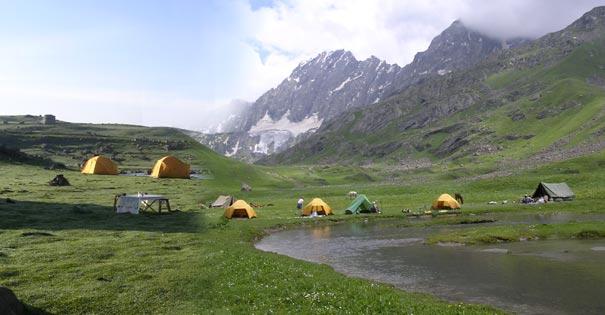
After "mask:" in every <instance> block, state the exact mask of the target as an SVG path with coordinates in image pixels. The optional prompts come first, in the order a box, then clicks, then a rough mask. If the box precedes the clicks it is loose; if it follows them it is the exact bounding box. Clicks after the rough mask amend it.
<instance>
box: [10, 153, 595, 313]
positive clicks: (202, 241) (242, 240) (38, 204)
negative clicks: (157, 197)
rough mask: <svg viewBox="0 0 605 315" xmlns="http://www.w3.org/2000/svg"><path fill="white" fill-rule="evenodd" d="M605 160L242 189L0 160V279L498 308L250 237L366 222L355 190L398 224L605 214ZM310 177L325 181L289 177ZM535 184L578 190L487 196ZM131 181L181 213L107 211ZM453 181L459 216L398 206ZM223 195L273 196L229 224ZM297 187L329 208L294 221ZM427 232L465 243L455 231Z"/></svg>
mask: <svg viewBox="0 0 605 315" xmlns="http://www.w3.org/2000/svg"><path fill="white" fill-rule="evenodd" d="M604 165H605V155H604V154H603V153H599V154H597V155H593V156H589V157H584V158H580V159H574V160H570V161H566V162H561V163H556V164H552V165H549V166H547V167H543V168H540V169H535V170H531V171H527V172H526V173H525V174H523V176H518V177H500V178H497V179H488V180H476V181H459V180H452V179H444V178H443V174H420V175H422V176H421V177H418V179H413V178H414V176H419V175H418V174H416V175H414V174H408V175H409V177H410V180H409V181H405V182H401V183H396V184H388V183H384V182H382V181H380V182H366V183H357V184H343V182H344V180H343V179H342V178H344V177H343V176H344V174H347V173H348V170H349V169H347V168H343V169H330V168H323V167H318V168H292V169H289V168H281V169H280V168H278V169H276V170H274V171H275V172H276V175H275V176H277V175H279V176H282V177H283V178H289V180H291V181H293V182H295V184H293V185H292V186H287V185H284V186H283V187H279V188H278V187H275V186H271V184H270V183H269V185H267V186H264V185H261V186H259V187H258V188H257V189H255V190H254V191H253V192H250V193H246V194H244V193H241V192H239V191H237V190H238V188H237V187H232V188H230V189H229V188H226V187H225V186H223V185H222V182H213V181H210V180H208V181H204V180H202V181H199V180H198V181H196V180H173V179H166V180H154V179H150V178H141V177H126V176H86V175H82V174H79V173H78V172H75V171H66V172H65V175H66V177H67V178H69V180H70V181H71V182H72V186H70V187H50V186H47V185H46V183H45V182H46V181H47V180H48V179H50V178H52V176H54V174H55V172H54V171H49V170H44V169H41V168H40V167H36V166H30V165H14V164H8V163H4V162H0V172H1V174H2V177H1V178H0V189H1V192H0V196H1V197H2V198H11V199H13V200H15V201H16V203H14V204H13V203H6V202H4V199H0V244H1V245H0V263H1V264H2V268H1V270H0V284H1V285H4V286H8V287H10V288H11V289H13V290H14V291H15V292H16V293H17V294H18V296H19V297H20V298H22V299H23V300H24V301H25V302H26V303H28V304H30V305H33V306H35V307H39V308H42V309H44V310H47V311H50V312H53V313H206V312H219V313H223V312H232V313H244V312H246V313H250V312H263V313H265V312H280V313H282V312H292V313H294V312H297V313H312V312H313V313H336V312H338V313H378V312H381V313H387V312H388V313H420V314H460V313H465V314H470V313H495V312H496V311H495V310H493V309H491V308H489V307H485V306H475V305H468V304H464V303H456V304H449V303H447V302H444V301H440V300H438V299H435V298H433V297H430V296H428V295H423V294H413V293H406V292H403V291H399V290H396V289H394V288H392V287H391V286H388V285H383V284H377V283H374V282H371V281H365V280H360V279H352V278H347V277H345V276H342V275H340V274H338V273H336V272H334V271H333V270H332V269H331V268H329V267H327V266H323V265H316V264H311V263H306V262H301V261H297V260H294V259H291V258H288V257H283V256H279V255H275V254H271V253H264V252H259V251H257V250H256V249H254V247H253V241H254V240H255V239H257V238H258V237H259V236H260V235H263V233H264V231H265V230H266V229H273V228H276V227H284V226H290V225H301V224H302V225H308V224H311V225H315V224H322V223H323V224H332V223H334V222H335V221H343V220H359V219H363V218H366V217H367V216H363V215H362V216H346V215H344V211H343V209H344V208H345V207H346V205H347V204H348V203H349V202H350V200H349V199H348V198H346V197H345V194H346V192H347V191H349V190H357V191H360V192H363V193H366V194H367V195H368V196H369V197H370V198H371V199H372V200H374V199H377V200H379V201H380V202H381V204H382V207H383V215H381V216H380V217H381V218H382V219H384V220H390V221H392V222H393V223H397V224H401V225H403V226H405V225H410V224H411V225H413V224H419V222H420V224H429V223H430V224H451V223H453V222H457V221H455V220H468V219H469V218H477V216H473V217H468V216H467V215H469V214H470V213H473V214H475V215H479V217H480V216H481V215H482V214H484V213H491V212H497V211H501V212H508V211H514V212H528V213H549V212H550V213H552V212H555V213H556V212H574V213H603V212H604V211H605V209H604V208H603V207H602V206H601V205H602V204H603V203H604V202H605V200H604V198H605V197H603V196H605V191H604V190H603V187H600V186H599V185H594V183H600V182H605V172H604V171H602V170H603V169H605V168H603V167H602V166H604ZM343 173H344V174H343ZM307 175H311V176H313V177H315V178H324V179H325V182H323V183H322V184H321V185H318V184H317V183H315V180H312V181H311V182H305V181H299V180H297V178H299V177H307ZM380 180H384V179H380ZM540 180H544V181H567V182H568V183H569V184H570V185H571V187H572V188H573V189H574V190H575V193H576V194H577V199H578V200H577V201H574V202H569V203H555V204H547V205H543V206H540V207H523V206H519V205H516V204H512V203H511V204H508V205H496V206H491V205H490V206H488V205H486V202H487V201H489V200H502V199H508V200H510V199H511V198H516V197H518V196H521V195H522V194H524V193H527V192H530V191H531V190H532V189H534V188H535V186H536V185H537V183H538V182H539V181H540ZM330 181H331V182H333V184H330V183H329V182H330ZM132 190H140V191H148V192H153V193H161V194H164V195H166V196H168V197H170V198H171V203H172V205H173V207H176V208H179V209H180V210H181V212H176V213H173V214H170V215H162V216H159V215H153V214H143V215H139V216H129V215H116V214H114V213H113V211H112V209H111V206H112V202H113V199H112V198H113V195H114V194H116V193H120V192H125V191H132ZM454 191H459V192H462V193H463V194H464V195H465V199H466V200H467V203H466V204H465V205H464V210H463V211H464V215H463V216H462V217H460V218H454V219H452V218H442V219H440V218H436V219H434V220H431V221H426V220H420V221H417V220H411V219H406V218H404V217H403V216H402V215H401V212H400V211H401V209H402V208H412V209H418V208H420V209H424V208H426V207H427V206H428V205H429V204H430V201H431V200H432V199H433V198H435V197H437V196H438V195H439V194H440V193H441V192H450V193H452V192H454ZM219 192H221V193H223V192H226V193H231V194H235V195H236V196H238V197H240V198H244V199H246V200H248V201H249V202H253V203H256V204H268V203H272V204H274V206H270V207H261V208H257V209H256V211H257V213H258V215H259V217H258V218H257V219H254V220H249V221H242V220H232V221H227V220H225V219H223V218H222V209H201V207H200V205H201V204H207V203H208V202H210V201H211V200H212V199H213V198H214V197H215V196H216V194H218V193H219ZM300 195H302V196H304V197H305V198H306V199H307V200H309V199H310V198H312V197H314V196H321V197H322V198H323V199H324V200H325V201H327V202H328V203H329V204H331V205H332V206H333V208H334V209H335V210H336V215H334V216H331V217H330V218H324V219H320V220H308V219H300V218H299V217H297V216H296V214H295V209H294V207H293V205H294V202H295V200H296V199H297V197H298V196H300ZM452 220H454V221H452ZM591 224H593V225H591V226H586V227H581V228H579V229H575V230H574V231H573V233H571V234H570V233H565V232H561V233H559V232H557V233H554V232H553V233H550V234H549V235H554V236H558V237H569V236H570V235H577V234H578V233H582V232H583V231H584V230H586V231H588V232H590V231H593V230H599V231H600V230H603V226H604V224H603V223H602V222H595V223H591ZM549 226H550V227H549V228H550V229H552V230H553V231H559V230H561V229H559V227H558V226H556V225H549ZM519 229H521V230H523V228H522V227H519ZM542 229H547V228H546V227H544V228H542ZM586 231H584V232H586ZM509 234H510V232H509V231H508V230H505V231H500V230H498V229H497V228H493V229H491V230H487V231H480V232H477V235H490V237H492V238H499V237H500V238H504V237H507V235H509ZM434 239H438V240H440V241H460V240H461V238H460V236H459V235H446V236H434ZM462 241H468V240H462ZM469 242H470V241H469ZM359 292H363V294H360V293H359Z"/></svg>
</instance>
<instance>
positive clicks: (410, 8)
mask: <svg viewBox="0 0 605 315" xmlns="http://www.w3.org/2000/svg"><path fill="white" fill-rule="evenodd" d="M602 4H605V0H580V1H566V0H533V1H529V0H502V1H484V0H457V1H454V0H426V1H416V0H373V1H367V0H348V1H340V0H300V1H299V0H276V1H274V2H273V4H272V5H271V6H270V7H262V8H259V9H256V10H252V9H251V8H250V6H248V5H242V6H240V10H241V11H242V15H243V16H244V18H245V20H247V23H248V27H247V34H246V36H248V37H249V39H251V40H252V41H253V42H254V43H255V44H254V45H260V46H261V48H262V49H263V50H264V51H265V53H268V55H267V57H266V58H267V62H265V63H264V64H263V63H261V62H260V60H261V59H260V57H256V58H253V57H250V58H251V62H250V64H249V69H248V70H249V71H247V72H245V73H247V75H249V76H250V77H249V78H248V79H246V80H245V81H247V82H250V83H249V85H247V88H246V89H247V90H248V91H249V93H248V94H249V95H256V96H257V97H258V96H260V95H261V94H262V93H263V92H264V91H266V90H268V89H269V88H271V87H274V86H276V85H277V84H279V82H281V80H283V79H284V78H285V77H287V76H288V75H289V73H290V72H291V71H292V70H293V68H294V67H295V66H296V65H297V64H298V63H299V62H301V61H303V60H306V59H309V58H312V57H314V56H316V55H317V54H319V53H321V52H322V51H326V50H336V49H346V50H349V51H351V52H353V54H354V55H355V57H356V58H357V59H365V58H368V57H370V56H371V55H375V56H377V57H378V58H380V59H385V60H387V61H388V62H390V63H397V64H399V65H401V66H403V65H406V64H408V63H409V62H411V61H412V59H413V57H414V55H415V54H416V53H417V52H419V51H424V50H426V48H428V45H429V44H430V41H431V40H432V39H433V38H434V37H435V36H437V35H438V34H439V33H440V32H441V31H443V30H444V29H445V28H447V27H448V26H449V25H450V24H451V23H452V22H453V21H454V20H456V19H461V20H463V21H464V23H465V24H467V25H468V26H469V27H472V28H474V29H477V30H479V31H482V32H484V33H486V34H488V35H491V36H494V37H500V38H510V37H517V36H522V37H534V38H535V37H538V36H541V35H544V34H546V33H548V32H553V31H557V30H559V29H562V28H563V27H565V26H567V25H568V24H570V23H571V22H573V21H574V20H575V19H577V18H579V17H580V16H581V15H582V13H584V12H586V11H588V10H590V9H591V8H593V7H595V6H598V5H602ZM248 47H249V52H248V53H253V54H256V55H257V56H258V52H256V50H255V49H254V47H253V45H251V44H248Z"/></svg>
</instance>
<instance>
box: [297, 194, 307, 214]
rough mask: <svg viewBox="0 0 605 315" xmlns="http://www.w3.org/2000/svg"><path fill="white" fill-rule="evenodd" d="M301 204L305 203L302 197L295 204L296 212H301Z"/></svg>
mask: <svg viewBox="0 0 605 315" xmlns="http://www.w3.org/2000/svg"><path fill="white" fill-rule="evenodd" d="M303 203H305V200H304V199H303V197H300V198H299V199H298V202H296V209H298V211H300V210H302V207H303Z"/></svg>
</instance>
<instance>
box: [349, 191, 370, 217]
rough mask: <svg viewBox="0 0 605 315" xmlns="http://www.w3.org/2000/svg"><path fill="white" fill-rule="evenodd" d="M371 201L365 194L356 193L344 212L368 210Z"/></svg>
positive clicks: (351, 212)
mask: <svg viewBox="0 0 605 315" xmlns="http://www.w3.org/2000/svg"><path fill="white" fill-rule="evenodd" d="M371 208H372V203H371V202H370V201H369V200H368V198H367V197H366V195H358V196H357V198H355V200H353V202H352V203H351V205H350V206H349V207H348V208H347V209H346V210H345V213H346V214H353V213H360V212H370V209H371Z"/></svg>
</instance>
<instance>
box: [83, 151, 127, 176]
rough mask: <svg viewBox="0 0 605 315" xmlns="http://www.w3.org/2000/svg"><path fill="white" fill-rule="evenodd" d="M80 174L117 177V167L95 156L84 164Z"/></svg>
mask: <svg viewBox="0 0 605 315" xmlns="http://www.w3.org/2000/svg"><path fill="white" fill-rule="evenodd" d="M82 174H97V175H118V166H117V165H116V164H115V163H114V162H113V161H112V160H110V159H108V158H106V157H104V156H101V155H97V156H94V157H92V158H90V159H88V161H86V163H84V167H82Z"/></svg>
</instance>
